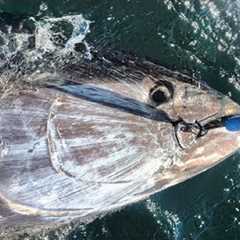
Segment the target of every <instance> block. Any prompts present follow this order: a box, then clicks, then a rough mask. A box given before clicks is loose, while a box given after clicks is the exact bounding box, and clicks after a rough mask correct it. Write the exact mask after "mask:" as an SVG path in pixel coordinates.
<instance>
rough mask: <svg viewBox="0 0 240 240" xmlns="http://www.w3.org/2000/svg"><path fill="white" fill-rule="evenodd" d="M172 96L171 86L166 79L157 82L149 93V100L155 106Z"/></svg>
mask: <svg viewBox="0 0 240 240" xmlns="http://www.w3.org/2000/svg"><path fill="white" fill-rule="evenodd" d="M172 97H173V87H172V85H170V83H168V82H166V81H159V82H157V84H156V86H154V87H153V88H152V89H151V90H150V93H149V98H150V101H151V103H152V104H153V105H155V106H159V105H160V104H163V103H166V102H168V101H169V100H170V99H171V98H172Z"/></svg>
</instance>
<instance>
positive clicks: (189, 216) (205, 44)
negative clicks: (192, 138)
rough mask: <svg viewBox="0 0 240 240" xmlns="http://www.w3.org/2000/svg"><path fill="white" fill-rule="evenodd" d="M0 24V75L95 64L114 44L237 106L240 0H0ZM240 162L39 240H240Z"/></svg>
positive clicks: (39, 74) (228, 162)
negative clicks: (94, 53) (94, 54)
mask: <svg viewBox="0 0 240 240" xmlns="http://www.w3.org/2000/svg"><path fill="white" fill-rule="evenodd" d="M0 21H1V23H0V78H1V79H4V80H6V81H9V84H11V81H12V79H13V78H14V79H16V76H18V77H19V79H21V78H25V80H26V79H29V80H31V81H33V80H34V79H38V78H42V77H44V76H48V75H57V74H58V70H59V69H61V67H62V66H64V65H65V64H67V63H68V62H71V63H72V62H74V61H78V60H79V58H87V59H89V60H91V49H94V48H104V47H105V46H108V47H109V46H110V47H112V48H117V49H123V50H130V51H132V52H134V53H136V54H138V55H141V56H148V57H151V58H153V59H156V60H158V61H159V62H160V63H161V64H162V65H164V66H166V67H168V68H170V69H177V70H179V71H181V72H184V73H187V74H189V75H191V76H194V77H196V78H198V79H199V80H200V81H206V82H207V83H208V84H209V85H211V86H212V87H214V88H216V89H218V90H220V91H221V92H223V93H225V94H228V95H230V96H231V97H232V98H233V99H234V100H235V101H237V102H238V103H240V93H239V91H240V82H239V79H240V35H239V32H240V1H239V0H235V1H234V0H218V1H208V0H201V1H200V0H196V1H187V0H186V1H183V0H182V1H180V0H178V1H177V0H176V1H173V0H172V1H171V0H122V1H107V0H102V1H94V0H91V1H76V0H68V1H67V0H66V1H63V0H49V1H42V0H34V1H33V0H22V1H18V0H0ZM76 43H77V44H78V43H81V45H79V46H80V48H81V49H80V51H79V50H78V51H75V50H76V49H75V44H76ZM17 79H18V78H17ZM239 159H240V156H239V154H236V155H235V156H233V157H231V158H229V159H227V160H226V161H225V162H223V163H222V164H220V165H219V166H217V167H215V168H214V169H211V170H210V171H207V172H206V173H203V174H201V175H200V176H198V177H195V178H194V179H191V180H189V181H187V182H185V183H182V184H180V185H177V186H175V187H173V188H171V189H168V190H166V191H164V192H161V193H159V194H156V195H154V196H153V197H151V198H150V199H148V200H146V201H144V202H141V203H138V204H134V205H132V206H129V207H126V208H125V209H123V210H121V211H119V212H117V213H113V214H111V215H108V216H106V217H104V218H102V219H98V220H96V221H95V222H93V223H91V224H88V225H85V226H84V225H81V226H73V227H72V228H70V227H69V228H67V229H62V230H61V231H57V232H52V233H50V234H45V235H42V236H36V239H68V240H70V239H71V240H72V239H83V240H84V239H87V240H96V239H101V240H104V239H106V240H118V239H119V240H123V239H124V240H133V239H136V240H141V239H143V240H147V239H159V240H160V239H161V240H164V239H166V240H175V239H176V240H182V239H186V240H188V239H204V240H208V239H211V240H215V239H216V240H220V239H224V240H225V239H231V240H232V239H240V191H239V188H240V161H239Z"/></svg>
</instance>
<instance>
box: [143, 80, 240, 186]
mask: <svg viewBox="0 0 240 240" xmlns="http://www.w3.org/2000/svg"><path fill="white" fill-rule="evenodd" d="M147 85H148V89H149V93H150V95H149V100H148V102H149V103H150V104H152V105H153V106H155V107H156V108H157V109H159V110H164V111H166V112H167V113H168V114H169V117H170V118H171V119H175V120H177V119H182V120H183V121H184V122H187V123H192V124H193V125H195V123H196V121H197V122H199V123H201V125H202V126H204V125H205V126H206V125H207V123H209V122H214V120H215V119H219V120H220V119H221V118H222V117H226V116H232V115H238V114H239V113H240V107H239V105H238V104H237V103H235V102H234V101H233V100H231V99H230V98H229V97H227V96H225V95H223V94H221V93H219V92H217V91H216V90H214V89H211V88H210V87H208V86H206V85H202V84H198V83H195V82H193V83H191V84H190V83H187V82H182V81H178V80H175V79H172V78H164V79H163V80H160V81H156V82H155V84H150V81H149V82H148V84H147ZM193 125H192V126H193ZM220 125H221V124H220ZM220 125H219V127H217V128H212V129H210V130H208V131H207V132H206V133H205V134H203V136H199V135H198V134H199V129H198V126H196V125H195V126H196V127H197V129H196V128H194V127H193V128H192V129H191V131H181V127H184V124H181V123H180V124H179V126H177V127H176V128H175V136H176V139H177V141H178V145H179V147H180V148H181V149H182V150H181V152H182V157H181V164H179V165H175V166H174V167H172V168H171V169H167V170H166V171H165V172H164V177H163V175H162V173H160V174H156V175H155V180H156V183H158V184H156V186H158V187H159V186H160V185H161V186H162V185H164V188H166V187H169V186H171V185H174V184H176V183H179V182H182V181H184V180H186V179H188V178H190V177H192V176H194V175H196V174H199V173H201V172H203V171H205V170H207V169H209V168H211V167H212V166H214V165H216V164H218V163H219V162H221V161H222V160H224V159H226V158H227V157H228V156H230V155H231V154H233V153H234V152H236V151H237V150H238V149H239V147H240V132H231V131H228V130H227V129H226V128H225V127H224V126H222V127H221V126H220ZM163 182H164V183H163ZM158 187H156V189H157V188H158Z"/></svg>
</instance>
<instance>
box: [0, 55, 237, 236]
mask: <svg viewBox="0 0 240 240" xmlns="http://www.w3.org/2000/svg"><path fill="white" fill-rule="evenodd" d="M42 83H43V84H39V85H37V84H36V86H34V87H33V88H31V89H28V88H26V89H21V91H20V92H19V94H17V95H9V96H6V97H4V98H3V99H1V105H0V156H1V158H0V229H1V234H2V236H10V235H11V234H12V233H13V232H14V234H16V232H19V233H21V232H22V231H29V232H36V231H40V230H41V229H42V228H50V229H51V228H54V227H57V226H60V225H62V224H64V223H69V222H71V221H73V220H76V219H77V220H78V221H80V222H83V223H87V222H90V221H92V220H94V219H96V218H97V217H99V216H103V215H105V214H107V213H108V212H112V211H114V210H117V209H120V208H122V207H124V206H126V205H128V204H131V203H134V202H137V201H140V200H143V199H146V198H147V197H149V196H150V195H152V194H154V193H156V192H159V191H161V190H164V189H166V188H168V187H170V186H173V185H175V184H178V183H180V182H183V181H185V180H187V179H189V178H191V177H193V176H195V175H197V174H199V173H201V172H203V171H206V170H207V169H209V168H211V167H213V166H215V165H216V164H218V163H220V162H221V161H223V160H224V159H226V157H228V156H229V155H231V154H233V153H234V152H236V151H237V150H238V148H239V144H240V142H239V141H240V139H239V137H240V135H239V133H237V132H228V131H227V130H226V129H224V128H218V129H213V130H211V131H209V132H208V133H207V134H206V135H205V136H203V137H201V138H196V137H195V135H194V134H191V133H187V134H185V133H180V134H179V135H177V139H176V129H175V127H174V126H173V124H172V123H173V122H175V121H177V119H179V118H181V119H184V120H185V121H187V122H194V121H196V120H198V121H201V120H202V119H206V118H209V117H211V116H215V115H217V116H218V117H221V116H225V115H232V114H236V113H239V106H238V105H237V104H236V103H235V102H233V101H232V100H231V99H230V98H228V97H227V96H223V95H222V94H220V93H218V92H216V91H215V90H213V89H211V88H210V87H208V86H206V85H203V84H201V83H199V82H196V81H195V80H194V79H191V78H190V77H188V76H185V75H183V74H180V73H178V72H172V71H170V70H167V69H165V68H163V67H161V66H159V65H157V64H155V63H153V62H151V61H149V60H140V59H138V58H136V57H132V56H128V55H124V56H120V57H119V56H115V55H111V54H107V55H106V56H101V57H96V60H94V61H92V62H81V63H79V64H73V65H71V66H66V68H65V69H64V71H63V72H62V73H61V74H59V78H58V79H47V80H43V81H42ZM177 134H178V133H177ZM179 141H180V143H179ZM182 146H184V148H183V147H182Z"/></svg>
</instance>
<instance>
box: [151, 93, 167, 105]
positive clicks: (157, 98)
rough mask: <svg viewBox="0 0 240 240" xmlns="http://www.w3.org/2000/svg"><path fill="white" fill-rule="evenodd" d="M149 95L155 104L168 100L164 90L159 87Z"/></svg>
mask: <svg viewBox="0 0 240 240" xmlns="http://www.w3.org/2000/svg"><path fill="white" fill-rule="evenodd" d="M150 96H151V100H152V101H153V102H154V103H155V104H157V105H159V104H161V103H164V102H167V100H168V97H167V96H166V93H165V92H164V91H162V90H161V89H156V90H155V91H153V92H152V93H151V95H150Z"/></svg>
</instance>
